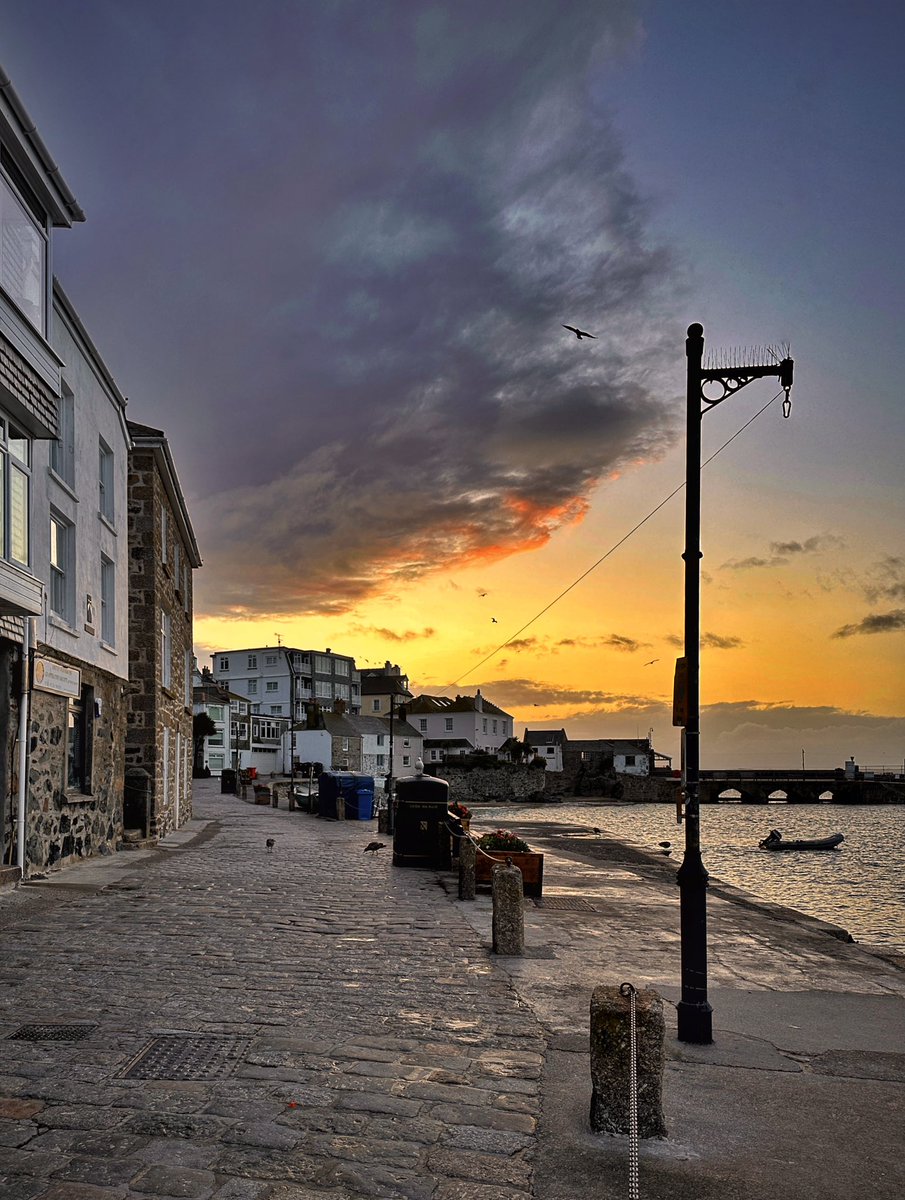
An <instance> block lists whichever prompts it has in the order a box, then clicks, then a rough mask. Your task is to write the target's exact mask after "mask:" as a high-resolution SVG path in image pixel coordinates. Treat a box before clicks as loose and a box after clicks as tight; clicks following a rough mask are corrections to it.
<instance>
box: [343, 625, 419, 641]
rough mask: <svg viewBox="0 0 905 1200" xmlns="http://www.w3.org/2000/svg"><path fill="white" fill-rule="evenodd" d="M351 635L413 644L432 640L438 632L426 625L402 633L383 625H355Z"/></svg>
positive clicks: (350, 631)
mask: <svg viewBox="0 0 905 1200" xmlns="http://www.w3.org/2000/svg"><path fill="white" fill-rule="evenodd" d="M349 633H350V635H364V636H368V637H375V636H376V637H380V638H383V639H384V641H387V642H411V641H414V640H415V639H416V638H431V637H433V636H434V634H435V633H436V630H435V629H433V628H431V626H429V625H426V626H425V627H424V628H423V629H406V630H404V631H402V632H399V631H397V630H395V629H387V628H386V627H385V626H382V625H353V626H352V627H351V629H350V630H349Z"/></svg>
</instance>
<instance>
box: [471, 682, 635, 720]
mask: <svg viewBox="0 0 905 1200" xmlns="http://www.w3.org/2000/svg"><path fill="white" fill-rule="evenodd" d="M479 686H480V688H481V692H482V693H483V694H484V695H485V696H486V697H487V698H488V699H489V700H492V701H493V703H494V704H499V705H500V706H501V707H503V708H505V707H506V705H512V706H513V707H523V708H526V707H531V706H533V705H535V704H540V705H546V706H551V705H563V704H569V705H575V704H581V705H587V706H589V707H590V708H592V709H593V710H595V711H600V712H623V711H630V712H632V713H638V712H647V711H649V709H650V707H651V706H652V705H656V704H657V703H658V702H657V701H653V700H651V699H650V698H649V697H647V696H635V695H630V694H626V693H622V692H605V691H598V690H596V689H593V688H567V687H560V686H559V685H557V684H551V683H544V682H541V681H538V680H533V679H490V680H486V681H485V682H483V683H481V684H480V685H479Z"/></svg>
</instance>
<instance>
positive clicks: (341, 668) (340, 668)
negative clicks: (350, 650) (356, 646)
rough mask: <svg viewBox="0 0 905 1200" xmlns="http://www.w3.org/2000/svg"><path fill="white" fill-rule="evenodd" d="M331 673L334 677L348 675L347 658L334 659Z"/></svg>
mask: <svg viewBox="0 0 905 1200" xmlns="http://www.w3.org/2000/svg"><path fill="white" fill-rule="evenodd" d="M333 673H334V675H348V674H349V660H348V659H347V658H334V660H333Z"/></svg>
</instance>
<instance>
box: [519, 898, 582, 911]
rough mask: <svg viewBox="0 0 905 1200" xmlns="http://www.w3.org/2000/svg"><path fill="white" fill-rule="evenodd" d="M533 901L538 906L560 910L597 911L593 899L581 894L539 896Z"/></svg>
mask: <svg viewBox="0 0 905 1200" xmlns="http://www.w3.org/2000/svg"><path fill="white" fill-rule="evenodd" d="M534 903H535V904H536V905H537V907H538V908H555V909H558V910H559V911H560V912H597V909H596V907H595V905H594V903H593V901H591V900H586V899H585V898H584V897H583V896H539V897H538V898H537V899H536V900H535V901H534Z"/></svg>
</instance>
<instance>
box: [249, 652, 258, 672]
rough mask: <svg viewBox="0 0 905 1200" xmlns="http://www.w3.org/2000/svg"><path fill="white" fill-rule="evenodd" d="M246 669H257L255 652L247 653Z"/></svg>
mask: <svg viewBox="0 0 905 1200" xmlns="http://www.w3.org/2000/svg"><path fill="white" fill-rule="evenodd" d="M248 669H249V671H257V669H258V656H257V654H249V656H248Z"/></svg>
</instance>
